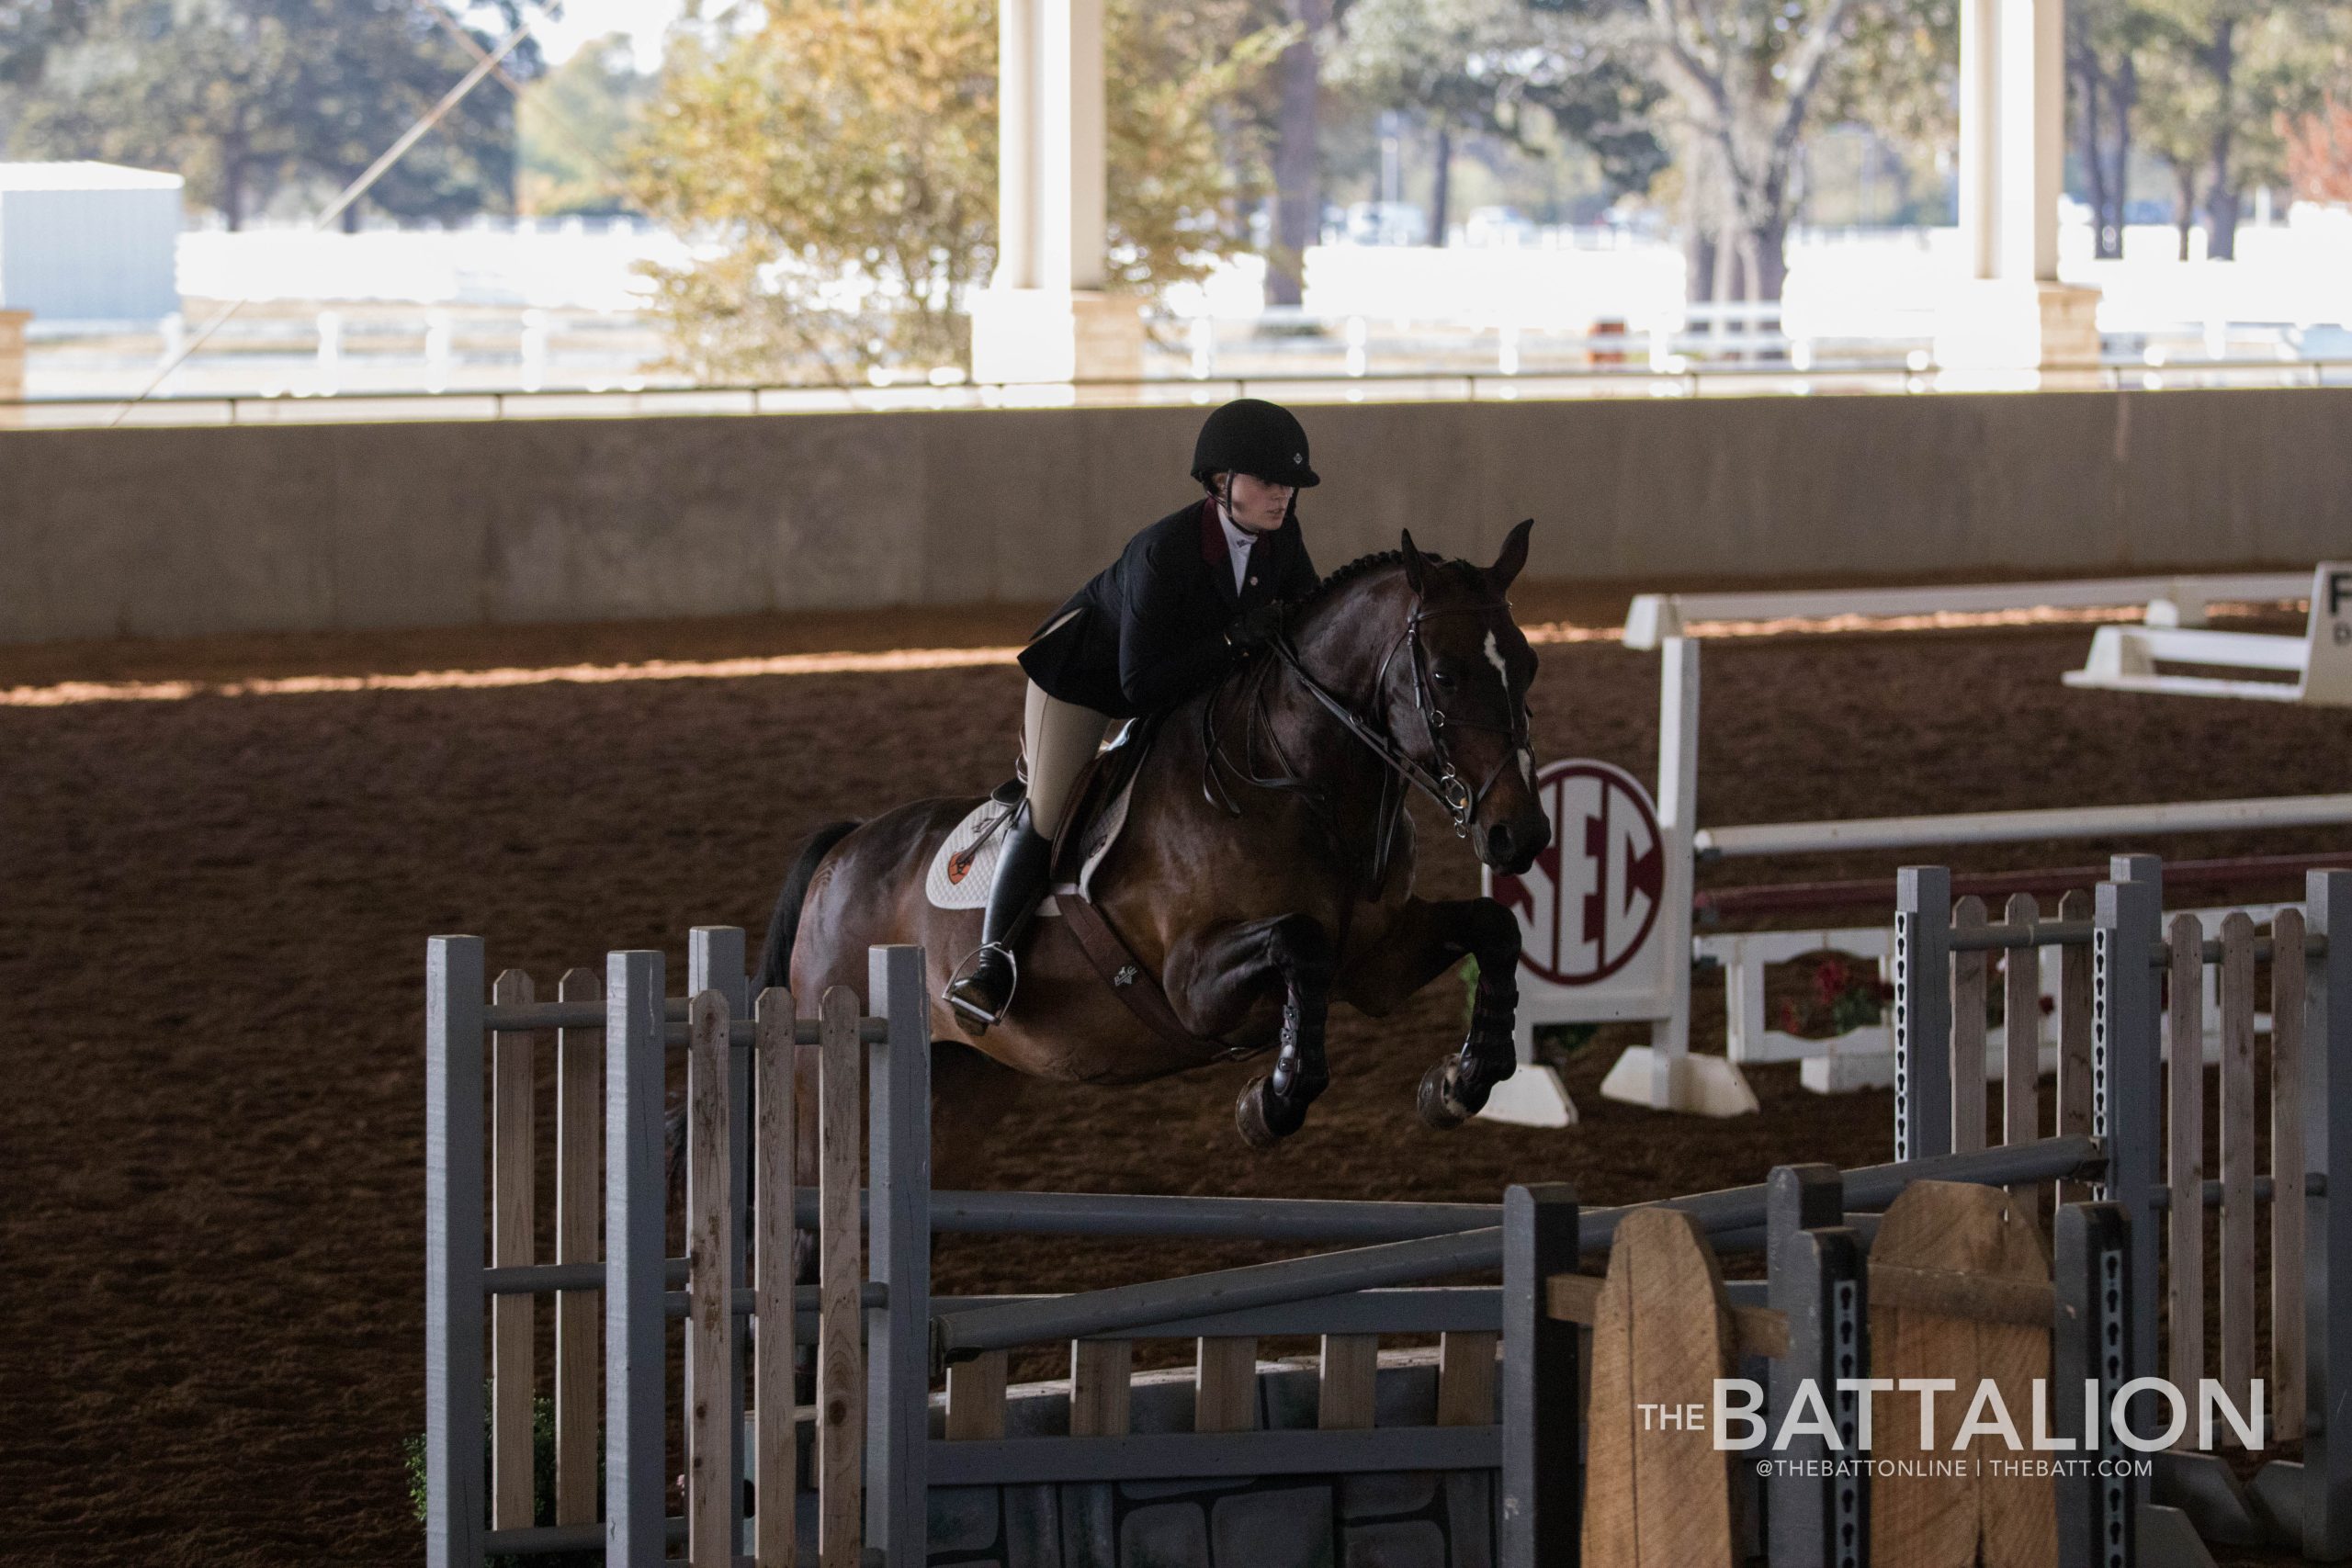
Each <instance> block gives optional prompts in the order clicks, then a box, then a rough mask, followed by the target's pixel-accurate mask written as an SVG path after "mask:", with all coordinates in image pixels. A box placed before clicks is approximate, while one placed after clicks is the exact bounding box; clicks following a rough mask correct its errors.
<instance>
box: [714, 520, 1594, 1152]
mask: <svg viewBox="0 0 2352 1568" xmlns="http://www.w3.org/2000/svg"><path fill="white" fill-rule="evenodd" d="M1531 526H1532V519H1530V520H1529V522H1526V523H1521V524H1520V525H1518V526H1517V527H1516V528H1514V529H1512V530H1511V532H1510V536H1509V538H1508V539H1507V540H1506V541H1505V543H1504V545H1503V547H1502V550H1501V552H1500V554H1499V555H1498V557H1497V558H1496V560H1495V562H1494V564H1493V565H1491V566H1487V567H1479V566H1476V565H1474V564H1473V563H1471V562H1468V561H1464V560H1445V559H1442V558H1438V557H1436V556H1432V555H1425V554H1424V553H1422V552H1421V551H1420V550H1419V549H1417V548H1416V547H1414V545H1413V539H1412V535H1411V534H1410V533H1409V532H1407V533H1405V534H1404V535H1403V536H1402V539H1403V542H1402V546H1401V547H1400V548H1399V549H1397V550H1394V551H1388V552H1384V553H1381V554H1377V555H1372V556H1366V557H1364V558H1361V559H1359V560H1356V561H1353V562H1351V563H1350V564H1348V565H1346V566H1343V567H1341V568H1340V569H1339V570H1336V571H1334V572H1332V573H1331V574H1330V575H1329V577H1327V578H1325V579H1324V580H1323V581H1321V583H1320V584H1319V585H1318V586H1317V588H1315V589H1314V590H1313V591H1312V592H1310V593H1309V594H1308V595H1307V596H1306V598H1304V599H1303V600H1302V601H1301V602H1299V603H1298V604H1295V605H1294V606H1292V607H1291V608H1290V609H1289V610H1288V611H1287V612H1286V615H1285V624H1284V626H1283V631H1282V632H1281V634H1280V635H1279V636H1278V637H1276V639H1275V641H1274V642H1273V644H1272V646H1271V647H1270V648H1269V649H1264V650H1262V651H1261V652H1259V653H1257V654H1254V655H1252V656H1250V657H1249V658H1247V659H1246V660H1242V661H1240V662H1238V663H1237V664H1235V665H1234V666H1233V667H1231V668H1229V669H1228V670H1227V671H1226V673H1225V674H1224V676H1223V677H1222V678H1221V679H1219V680H1218V681H1217V682H1215V683H1214V684H1212V685H1211V686H1210V687H1208V688H1207V689H1205V690H1203V691H1201V692H1199V693H1196V694H1193V696H1191V697H1190V698H1188V699H1186V700H1185V701H1183V702H1182V703H1181V704H1179V705H1176V706H1175V707H1174V708H1173V709H1171V710H1170V712H1169V713H1168V714H1167V716H1165V718H1164V719H1163V720H1162V721H1161V722H1160V723H1159V725H1158V727H1157V728H1156V730H1155V732H1154V735H1153V738H1152V739H1151V740H1150V741H1149V743H1148V750H1146V751H1145V752H1144V754H1143V758H1142V761H1141V762H1140V764H1139V765H1138V767H1137V771H1136V774H1135V777H1134V781H1133V784H1132V785H1131V793H1130V796H1129V802H1128V807H1127V811H1126V817H1125V825H1124V827H1123V828H1122V829H1120V832H1119V836H1118V837H1117V838H1116V840H1114V842H1113V843H1112V845H1111V848H1110V849H1109V851H1108V852H1107V854H1105V855H1104V857H1103V859H1102V861H1101V863H1099V865H1098V866H1097V867H1096V868H1095V870H1094V871H1093V873H1092V874H1091V879H1090V884H1089V886H1090V888H1091V891H1092V893H1093V895H1094V898H1095V901H1096V904H1097V907H1098V908H1099V909H1100V911H1101V914H1102V916H1103V919H1104V921H1105V922H1106V923H1107V924H1108V925H1109V927H1110V928H1111V929H1112V931H1114V932H1116V933H1117V935H1118V937H1119V939H1120V940H1122V941H1123V942H1124V944H1125V947H1126V949H1127V951H1128V953H1130V954H1132V956H1133V959H1134V961H1135V964H1136V965H1137V966H1139V967H1140V968H1141V969H1143V970H1145V971H1147V972H1148V978H1149V979H1153V980H1156V981H1157V983H1158V986H1159V989H1160V990H1161V991H1162V992H1163V993H1164V995H1165V998H1166V1002H1167V1007H1168V1010H1170V1011H1172V1013H1173V1016H1174V1021H1175V1022H1176V1024H1177V1025H1179V1026H1181V1027H1175V1028H1170V1027H1162V1028H1159V1029H1155V1028H1153V1027H1152V1026H1151V1025H1149V1024H1148V1023H1147V1022H1146V1021H1145V1019H1144V1017H1143V1016H1142V1014H1141V1010H1138V1009H1135V1008H1131V1007H1130V1006H1129V1005H1128V1004H1127V1002H1126V1001H1125V999H1123V998H1122V997H1121V996H1120V995H1119V994H1118V992H1117V990H1116V989H1114V984H1112V983H1106V982H1105V980H1104V978H1103V975H1102V973H1101V972H1100V971H1099V970H1098V969H1097V967H1096V966H1095V965H1094V964H1092V963H1091V962H1090V959H1089V957H1088V955H1087V953H1085V952H1084V951H1083V949H1082V948H1081V946H1080V942H1079V941H1078V939H1077V938H1076V937H1075V936H1074V935H1073V934H1072V932H1071V931H1069V926H1070V924H1071V922H1070V920H1069V919H1055V918H1050V917H1049V918H1045V919H1033V920H1032V921H1031V922H1030V924H1029V928H1028V931H1027V933H1026V936H1025V938H1024V939H1023V942H1022V944H1021V946H1020V947H1019V949H1018V954H1017V956H1018V964H1019V975H1020V979H1019V984H1018V987H1017V988H1016V990H1015V993H1014V997H1013V1000H1012V1007H1011V1008H1010V1010H1008V1011H1007V1012H1006V1014H1005V1016H1004V1017H1003V1018H1002V1020H1001V1021H999V1022H998V1023H997V1024H996V1025H995V1026H994V1027H993V1028H989V1029H987V1030H986V1031H985V1032H982V1033H979V1034H977V1035H975V1034H973V1033H970V1032H967V1029H966V1028H965V1026H964V1024H963V1022H962V1021H960V1020H959V1018H958V1017H957V1016H956V1013H955V1012H954V1010H952V1009H950V1008H949V1007H947V1006H946V1005H945V1004H944V1003H943V1002H942V1001H940V1000H939V996H940V992H941V990H942V988H943V987H944V986H945V984H946V982H947V980H948V978H949V976H950V973H951V971H952V969H953V966H954V965H955V964H956V960H957V958H958V957H959V956H960V955H961V954H964V953H968V952H970V951H971V950H972V949H973V947H974V946H975V945H977V944H978V942H979V925H980V911H979V910H978V909H977V908H970V909H944V908H936V907H934V906H933V902H932V900H931V898H930V897H929V896H928V894H927V893H926V890H925V881H926V868H927V867H929V866H930V865H931V863H932V862H933V857H934V856H935V855H936V854H937V853H938V852H939V850H940V848H941V846H942V844H943V842H944V840H946V838H947V837H948V835H949V834H950V833H951V832H952V831H953V830H954V829H956V827H957V825H958V824H959V823H961V822H963V821H964V820H965V819H966V818H967V816H968V815H969V814H970V813H971V812H972V811H973V809H974V808H975V807H978V806H979V805H981V804H982V798H981V797H978V796H970V797H965V798H961V799H936V800H922V801H916V802H913V803H911V804H910V805H905V806H900V807H896V808H895V809H892V810H889V811H887V812H885V813H883V814H882V815H880V816H878V817H876V818H872V819H871V820H868V821H864V822H836V823H831V824H828V825H826V826H825V827H823V828H821V829H818V830H817V831H816V832H815V833H814V834H813V835H812V836H811V837H810V838H809V840H807V841H806V844H805V846H804V847H803V849H802V850H801V852H800V853H799V855H798V856H797V860H796V862H795V863H794V864H793V867H792V870H791V873H790V874H789V876H788V877H787V878H786V882H785V886H784V888H783V891H782V893H781V894H780V895H779V897H778V898H777V900H776V905H775V915H774V918H773V919H771V920H770V922H769V927H768V932H767V940H766V942H765V945H764V949H763V953H762V957H761V964H760V973H759V982H758V983H759V985H760V986H761V987H769V986H789V987H790V988H791V990H792V992H793V994H794V995H795V996H796V997H799V998H815V997H817V996H818V995H820V993H821V992H823V991H825V990H826V989H828V988H829V987H833V986H849V987H853V988H854V987H861V986H863V984H864V983H865V966H866V949H867V948H868V947H869V946H872V945H875V944H877V943H885V944H887V943H920V944H921V945H922V947H923V949H924V950H925V952H926V953H928V955H929V957H928V967H929V983H930V989H931V996H932V998H933V1002H932V1009H931V1033H932V1037H933V1073H934V1077H935V1080H936V1081H937V1082H938V1083H939V1087H940V1094H939V1102H940V1103H941V1104H943V1105H956V1106H957V1107H958V1109H959V1111H961V1112H962V1113H963V1114H964V1116H965V1118H966V1120H967V1121H969V1120H970V1119H971V1118H972V1116H973V1115H974V1114H975V1113H978V1116H979V1117H980V1118H981V1119H982V1120H987V1119H989V1118H990V1117H991V1116H992V1115H995V1114H1001V1108H1002V1105H1003V1103H1004V1102H1003V1101H1002V1100H1001V1099H999V1100H998V1104H997V1108H996V1109H995V1110H994V1111H990V1110H989V1104H988V1102H989V1100H991V1099H992V1098H996V1097H995V1096H993V1095H992V1094H991V1091H990V1087H989V1086H988V1085H984V1084H981V1083H978V1081H976V1073H975V1069H979V1070H980V1073H981V1074H982V1075H985V1068H984V1067H983V1066H982V1059H983V1058H985V1060H986V1061H989V1062H994V1063H996V1064H1000V1065H1001V1066H1005V1067H1010V1068H1012V1069H1014V1071H1015V1072H1017V1073H1020V1074H1025V1075H1029V1076H1033V1077H1043V1078H1051V1079H1059V1080H1063V1081H1069V1082H1083V1083H1103V1084H1125V1083H1138V1082H1143V1081H1145V1080H1148V1079H1152V1078H1158V1077H1164V1076H1167V1075H1169V1074H1173V1073H1181V1072H1184V1071H1186V1070H1188V1069H1191V1068H1194V1067H1198V1066H1204V1065H1205V1064H1208V1063H1211V1062H1216V1061H1220V1060H1226V1059H1232V1058H1238V1057H1245V1056H1254V1055H1261V1054H1263V1053H1265V1052H1267V1051H1269V1050H1271V1051H1272V1052H1273V1055H1274V1060H1273V1063H1272V1067H1271V1069H1270V1070H1269V1071H1268V1072H1266V1073H1263V1074H1261V1075H1260V1076H1258V1077H1254V1078H1253V1079H1251V1080H1250V1084H1249V1086H1248V1087H1247V1088H1246V1089H1244V1090H1243V1091H1242V1093H1241V1095H1240V1097H1239V1099H1238V1101H1237V1102H1236V1105H1235V1122H1236V1126H1237V1128H1238V1132H1239V1134H1240V1135H1241V1137H1242V1138H1243V1140H1244V1141H1245V1142H1246V1143H1248V1144H1249V1145H1250V1146H1251V1147H1253V1148H1257V1149H1261V1150H1263V1149H1269V1148H1272V1147H1273V1146H1274V1145H1277V1144H1278V1143H1280V1142H1281V1140H1282V1139H1283V1138H1285V1137H1287V1136H1289V1135H1290V1134H1294V1133H1295V1132H1297V1131H1298V1129H1299V1128H1300V1127H1301V1126H1302V1125H1304V1124H1305V1122H1306V1114H1307V1110H1308V1107H1309V1106H1311V1105H1312V1104H1313V1103H1314V1101H1315V1099H1316V1097H1317V1095H1319V1094H1321V1093H1322V1092H1323V1090H1324V1089H1325V1088H1326V1087H1327V1086H1328V1085H1329V1081H1330V1068H1329V1063H1328V1062H1327V1060H1326V1057H1325V1051H1324V1031H1325V1021H1326V1018H1327V1015H1328V1012H1329V1007H1330V1004H1331V1003H1332V1002H1333V1001H1335V1000H1337V1001H1343V1002H1345V1003H1347V1004H1348V1005H1350V1006H1351V1007H1353V1008H1355V1009H1357V1010H1359V1011H1362V1012H1363V1013H1366V1014H1369V1015H1371V1016H1372V1017H1374V1018H1379V1017H1384V1016H1385V1015H1386V1014H1388V1013H1389V1012H1390V1011H1392V1010H1394V1009H1396V1008H1397V1006H1398V1005H1400V1004H1401V1003H1402V1002H1403V1001H1404V1000H1405V999H1406V998H1408V997H1409V996H1411V995H1412V994H1413V993H1414V992H1416V991H1418V990H1419V989H1420V988H1421V987H1423V986H1426V985H1428V984H1429V983H1430V981H1432V980H1434V979H1436V978H1437V977H1439V976H1441V975H1443V974H1445V973H1446V972H1448V971H1449V970H1451V969H1453V968H1454V967H1455V966H1456V965H1458V964H1460V963H1461V961H1462V960H1463V959H1464V957H1465V956H1467V957H1475V958H1476V960H1477V964H1478V968H1477V984H1476V993H1475V996H1474V998H1473V1002H1472V1009H1471V1017H1470V1022H1469V1026H1468V1030H1467V1032H1466V1035H1465V1037H1464V1040H1463V1041H1462V1043H1461V1044H1460V1046H1459V1048H1458V1049H1455V1050H1453V1052H1451V1053H1449V1054H1448V1055H1445V1056H1443V1057H1442V1058H1441V1059H1440V1060H1439V1061H1437V1062H1436V1063H1435V1064H1434V1065H1433V1066H1431V1067H1430V1069H1429V1070H1428V1072H1427V1073H1426V1074H1425V1075H1424V1076H1423V1077H1422V1078H1421V1080H1420V1084H1419V1090H1418V1093H1417V1095H1416V1103H1417V1108H1418V1111H1419V1116H1420V1119H1421V1120H1422V1121H1423V1122H1426V1123H1427V1124H1428V1125H1430V1126H1431V1127H1433V1128H1439V1129H1444V1128H1450V1127H1453V1126H1457V1125H1459V1124H1460V1123H1461V1122H1464V1121H1465V1120H1466V1119H1468V1118H1469V1117H1470V1116H1471V1115H1473V1114H1474V1113H1475V1112H1476V1111H1477V1110H1478V1109H1479V1108H1480V1107H1481V1106H1482V1105H1484V1104H1485V1102H1486V1100H1487V1095H1488V1092H1489V1091H1490V1090H1491V1089H1493V1087H1494V1085H1496V1084H1497V1083H1498V1082H1500V1081H1501V1080H1502V1079H1504V1078H1506V1077H1510V1074H1511V1071H1512V1069H1513V1067H1514V1066H1516V1065H1517V1055H1516V1051H1515V1048H1514V1046H1513V1043H1512V1023H1513V1015H1514V1013H1515V1011H1516V1008H1517V1002H1518V986H1517V981H1516V971H1517V969H1518V964H1519V953H1520V934H1519V925H1518V922H1517V920H1516V919H1514V917H1513V916H1512V915H1511V914H1510V913H1509V912H1508V911H1507V910H1505V909H1504V908H1503V907H1502V906H1501V905H1499V904H1498V903H1496V902H1495V901H1494V900H1493V899H1491V898H1463V899H1451V900H1442V901H1430V900H1427V899H1423V898H1419V897H1415V896H1414V894H1413V871H1414V863H1415V848H1416V846H1415V842H1414V829H1413V822H1412V818H1411V817H1410V815H1409V814H1408V813H1407V812H1406V811H1405V809H1404V806H1405V798H1406V792H1407V790H1408V787H1409V788H1415V789H1419V790H1420V791H1421V792H1422V793H1424V794H1425V795H1429V796H1430V798H1432V799H1433V800H1435V801H1436V802H1437V804H1438V806H1439V807H1440V808H1441V809H1442V810H1443V811H1444V813H1445V814H1446V817H1447V818H1448V820H1449V821H1450V822H1451V823H1452V825H1453V829H1454V831H1455V833H1456V834H1457V835H1458V836H1460V837H1462V838H1464V839H1465V840H1467V841H1468V843H1469V845H1470V847H1471V849H1472V851H1473V852H1475V853H1476V856H1477V858H1478V859H1479V860H1481V861H1483V862H1484V863H1487V865H1489V866H1492V867H1494V868H1495V869H1496V870H1497V871H1498V872H1503V873H1508V874H1518V873H1520V872H1522V871H1524V870H1526V869H1527V867H1528V866H1529V865H1530V864H1532V863H1533V862H1534V860H1535V858H1536V857H1537V855H1538V854H1539V853H1540V852H1543V851H1544V848H1545V847H1546V845H1547V844H1548V843H1549V841H1550V839H1551V823H1550V820H1549V818H1547V817H1546V816H1545V815H1544V809H1543V807H1542V805H1541V804H1540V802H1539V800H1538V798H1537V796H1536V793H1535V760H1534V755H1533V751H1532V746H1531V743H1530V740H1529V734H1528V724H1529V720H1528V706H1527V694H1528V688H1529V686H1530V685H1531V683H1532V682H1533V680H1534V676H1535V655H1534V652H1533V650H1532V649H1530V648H1529V646H1528V643H1527V638H1526V637H1525V636H1524V635H1522V634H1521V631H1520V629H1519V627H1518V626H1517V625H1516V624H1515V623H1514V622H1513V621H1512V619H1511V613H1510V603H1509V601H1508V600H1507V598H1506V597H1505V594H1506V592H1507V591H1508V590H1509V588H1510V583H1511V581H1512V580H1513V579H1514V578H1515V577H1517V576H1518V574H1519V572H1520V570H1521V568H1522V567H1523V566H1524V565H1525V564H1526V560H1527V536H1528V531H1529V529H1530V527H1531ZM1069 896H1070V895H1069V893H1068V892H1067V891H1064V892H1063V893H1062V895H1061V897H1064V898H1065V899H1066V898H1067V897H1069ZM1122 973H1123V974H1125V973H1126V972H1125V971H1122ZM1127 978H1128V979H1129V981H1130V982H1132V979H1133V976H1132V975H1131V974H1129V975H1128V976H1127ZM1163 1022H1164V1015H1163ZM1186 1036H1189V1038H1186ZM959 1047H968V1048H969V1049H968V1050H962V1049H958V1048H959ZM993 1076H994V1077H997V1078H999V1079H1000V1080H1002V1079H1004V1075H1001V1074H998V1075H993ZM800 1098H801V1099H802V1100H803V1101H804V1103H813V1096H809V1095H803V1096H801V1097H800ZM967 1131H969V1129H967ZM944 1153H945V1151H944V1150H943V1154H944Z"/></svg>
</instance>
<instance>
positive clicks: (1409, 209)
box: [1347, 201, 1430, 245]
mask: <svg viewBox="0 0 2352 1568" xmlns="http://www.w3.org/2000/svg"><path fill="white" fill-rule="evenodd" d="M1347 234H1348V243H1350V244H1351V245H1426V244H1428V243H1430V220H1429V214H1427V213H1425V212H1423V211H1422V210H1421V209H1419V208H1418V207H1416V206H1414V205H1413V204H1412V203H1411V202H1409V201H1359V202H1357V203H1356V204H1355V205H1354V206H1352V207H1351V208H1349V209H1348V227H1347Z"/></svg>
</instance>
